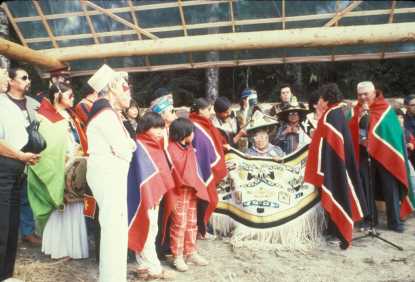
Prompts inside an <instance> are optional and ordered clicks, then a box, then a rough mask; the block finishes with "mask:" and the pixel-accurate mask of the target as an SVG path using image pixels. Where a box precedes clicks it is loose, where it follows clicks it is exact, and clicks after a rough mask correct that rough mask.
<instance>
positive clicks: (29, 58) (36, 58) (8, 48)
mask: <svg viewBox="0 0 415 282" xmlns="http://www.w3.org/2000/svg"><path fill="white" fill-rule="evenodd" d="M0 54H2V55H3V56H6V57H8V58H11V59H15V60H18V61H25V62H28V63H31V64H35V65H37V66H39V67H42V68H45V69H47V70H56V69H62V68H65V67H66V65H65V64H63V63H62V62H60V61H59V60H57V59H55V58H53V57H52V56H48V55H45V54H42V53H40V52H39V51H35V50H32V49H30V48H28V47H24V46H22V45H19V44H16V43H14V42H11V41H9V40H6V39H4V38H0Z"/></svg>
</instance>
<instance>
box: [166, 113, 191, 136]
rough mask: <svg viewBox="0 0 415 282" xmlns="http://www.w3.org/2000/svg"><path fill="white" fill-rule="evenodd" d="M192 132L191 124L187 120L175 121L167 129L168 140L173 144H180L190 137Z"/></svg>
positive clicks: (178, 119)
mask: <svg viewBox="0 0 415 282" xmlns="http://www.w3.org/2000/svg"><path fill="white" fill-rule="evenodd" d="M193 130H194V125H193V123H192V122H191V121H190V120H189V119H187V118H177V119H175V120H174V121H173V122H172V123H171V125H170V129H169V139H170V140H171V141H174V142H180V141H182V140H183V139H184V138H186V137H188V136H190V134H192V132H193Z"/></svg>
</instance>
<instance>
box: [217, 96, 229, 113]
mask: <svg viewBox="0 0 415 282" xmlns="http://www.w3.org/2000/svg"><path fill="white" fill-rule="evenodd" d="M231 106H232V104H231V101H229V99H228V98H226V97H224V96H220V97H218V98H216V101H215V104H214V105H213V109H214V110H215V112H216V113H224V112H226V111H227V110H228V109H229V108H230V107H231Z"/></svg>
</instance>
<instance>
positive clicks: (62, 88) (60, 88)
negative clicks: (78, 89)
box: [48, 82, 72, 104]
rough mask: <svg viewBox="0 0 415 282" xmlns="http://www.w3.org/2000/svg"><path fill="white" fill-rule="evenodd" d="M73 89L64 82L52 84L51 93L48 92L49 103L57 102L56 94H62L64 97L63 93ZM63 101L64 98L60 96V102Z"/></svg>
mask: <svg viewBox="0 0 415 282" xmlns="http://www.w3.org/2000/svg"><path fill="white" fill-rule="evenodd" d="M71 89H72V87H71V86H70V85H69V84H66V83H64V82H57V83H54V84H52V85H51V86H50V87H49V91H48V98H49V101H50V102H51V103H52V104H53V103H54V101H55V94H56V93H60V94H61V95H62V93H64V92H66V91H68V90H71ZM61 99H62V96H59V98H58V102H60V100H61Z"/></svg>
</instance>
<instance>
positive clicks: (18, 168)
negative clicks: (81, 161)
mask: <svg viewBox="0 0 415 282" xmlns="http://www.w3.org/2000/svg"><path fill="white" fill-rule="evenodd" d="M0 74H1V77H0V88H1V89H0V92H2V93H4V92H7V93H5V94H1V95H0V109H1V111H0V214H1V216H0V280H1V281H2V280H5V279H8V278H11V277H12V276H13V271H14V264H15V260H16V252H17V240H18V228H19V205H20V189H21V183H20V181H21V177H22V174H23V171H24V169H25V165H26V164H28V165H34V164H36V163H37V162H38V161H39V159H40V155H39V154H37V153H32V152H28V151H26V149H25V147H26V145H27V143H28V140H29V137H28V133H27V131H26V127H27V126H28V125H29V119H34V116H35V112H34V111H33V109H34V108H35V107H36V103H35V101H34V99H30V97H27V96H26V93H27V91H28V90H29V88H30V78H29V75H28V74H27V72H26V71H25V70H24V69H21V68H17V69H10V70H9V73H8V75H9V77H7V71H5V70H2V71H0ZM7 85H8V89H7ZM29 115H30V116H31V117H30V118H29Z"/></svg>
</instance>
